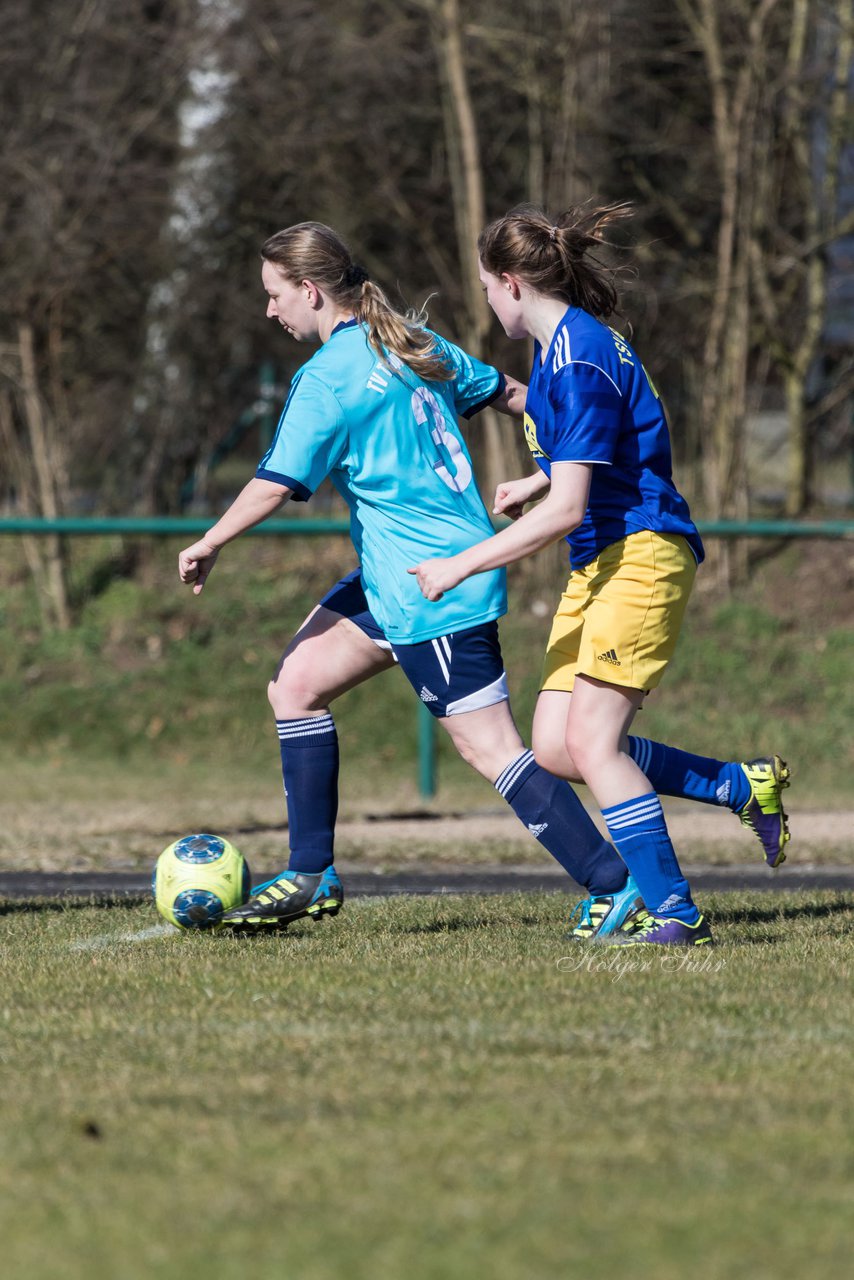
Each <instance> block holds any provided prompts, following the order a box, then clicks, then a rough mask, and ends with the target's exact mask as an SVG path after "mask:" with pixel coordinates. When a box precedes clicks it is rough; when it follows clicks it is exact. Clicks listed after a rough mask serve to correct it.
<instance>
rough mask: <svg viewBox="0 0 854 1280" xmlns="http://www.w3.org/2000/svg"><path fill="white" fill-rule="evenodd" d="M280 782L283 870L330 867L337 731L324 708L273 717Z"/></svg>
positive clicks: (336, 782) (335, 792) (333, 823)
mask: <svg viewBox="0 0 854 1280" xmlns="http://www.w3.org/2000/svg"><path fill="white" fill-rule="evenodd" d="M276 730H277V732H278V734H279V746H280V748H281V753H282V780H283V782H284V784H285V795H286V796H287V800H288V838H289V842H290V850H291V854H290V860H289V862H288V870H290V871H307V872H317V871H325V870H326V868H327V867H330V866H331V865H332V857H333V844H334V840H335V822H336V819H337V817H338V734H337V732H336V730H335V721H334V720H333V718H332V715H331V714H330V713H329V712H327V713H326V714H325V715H320V716H306V717H305V718H304V719H302V720H277V721H276Z"/></svg>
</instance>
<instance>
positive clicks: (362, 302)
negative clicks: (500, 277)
mask: <svg viewBox="0 0 854 1280" xmlns="http://www.w3.org/2000/svg"><path fill="white" fill-rule="evenodd" d="M261 257H262V258H263V259H264V261H265V262H270V263H272V264H273V266H275V267H277V268H278V270H279V271H281V273H282V275H284V276H285V277H286V278H287V279H289V280H290V281H291V282H292V283H296V282H298V281H300V280H311V281H313V282H314V283H315V284H317V285H319V286H320V288H321V289H323V291H324V293H326V294H328V295H329V297H330V298H332V299H333V300H334V301H335V302H337V303H338V305H339V306H341V307H344V308H346V309H347V310H350V311H352V312H353V315H354V316H355V317H356V319H357V320H358V321H359V323H360V324H361V325H362V326H363V327H364V328H365V330H366V333H367V338H368V342H369V343H370V344H371V347H372V348H373V350H374V351H375V352H376V353H377V355H378V356H379V358H380V359H381V360H382V361H383V362H384V363H385V362H386V352H387V351H388V352H391V354H392V355H394V356H397V357H398V359H400V360H402V361H403V363H404V364H406V365H408V366H409V368H410V369H412V371H413V372H414V373H417V374H418V376H419V377H420V378H423V379H424V380H425V381H426V382H448V381H449V380H450V379H451V378H452V377H453V373H452V372H451V370H450V369H449V368H448V367H447V365H446V364H444V363H443V361H442V360H441V358H440V356H439V354H438V353H437V351H436V345H435V341H434V339H433V336H432V335H431V334H430V333H428V332H427V331H426V329H425V324H426V316H425V315H424V313H423V312H420V313H414V312H410V313H408V314H406V315H403V314H402V313H401V312H400V311H398V310H397V309H396V308H395V307H393V306H392V304H391V303H390V302H389V300H388V298H387V297H386V295H385V293H384V292H383V290H382V289H381V288H380V287H379V285H378V284H375V283H374V281H373V280H371V279H370V277H369V275H368V273H367V271H366V270H365V269H364V267H360V266H359V265H358V264H357V263H355V262H354V261H353V259H352V257H351V255H350V250H349V249H348V248H347V246H346V245H345V244H344V241H343V240H342V239H341V238H340V236H338V235H337V234H336V233H335V232H334V231H333V230H332V228H331V227H327V226H325V225H324V224H323V223H322V222H299V223H297V224H296V226H293V227H288V228H286V230H284V231H277V232H276V234H275V235H274V236H271V237H270V239H269V240H267V241H266V242H265V244H264V245H263V246H262V248H261Z"/></svg>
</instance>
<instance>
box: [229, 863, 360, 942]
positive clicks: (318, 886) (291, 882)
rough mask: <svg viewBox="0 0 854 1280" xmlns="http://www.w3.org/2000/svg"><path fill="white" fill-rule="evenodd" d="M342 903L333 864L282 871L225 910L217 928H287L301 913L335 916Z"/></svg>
mask: <svg viewBox="0 0 854 1280" xmlns="http://www.w3.org/2000/svg"><path fill="white" fill-rule="evenodd" d="M343 904H344V886H343V885H342V884H341V881H340V880H339V879H338V874H337V872H336V870H335V868H334V867H327V868H326V870H325V871H318V872H316V873H315V874H311V873H309V872H307V871H283V872H282V874H281V875H280V876H277V877H276V879H275V880H268V881H267V882H266V883H265V884H261V885H258V887H257V888H256V889H254V890H253V893H252V897H251V898H250V899H249V901H248V902H245V903H244V904H243V906H242V907H233V908H232V909H231V911H226V913H225V915H224V916H223V917H222V920H221V927H222V928H225V929H231V930H233V931H240V932H243V933H247V932H251V933H262V932H266V931H268V930H275V929H287V927H288V925H289V924H291V922H292V921H294V920H302V919H303V918H304V917H305V916H308V917H309V918H310V919H312V920H317V921H319V920H321V919H322V918H323V917H324V916H335V915H337V914H338V912H339V911H340V910H341V907H342V906H343Z"/></svg>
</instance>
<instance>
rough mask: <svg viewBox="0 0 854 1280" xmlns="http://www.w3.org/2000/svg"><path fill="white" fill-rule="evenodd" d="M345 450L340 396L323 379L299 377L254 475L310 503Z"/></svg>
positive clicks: (306, 376) (310, 375)
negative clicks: (271, 440) (312, 496)
mask: <svg viewBox="0 0 854 1280" xmlns="http://www.w3.org/2000/svg"><path fill="white" fill-rule="evenodd" d="M346 449H347V433H346V428H345V422H344V411H343V409H342V407H341V405H340V404H339V402H338V400H337V398H336V397H335V395H334V394H333V393H332V391H330V389H329V387H327V386H326V384H325V383H324V382H323V381H322V379H320V378H318V377H315V376H314V375H312V374H311V373H304V374H300V375H299V376H298V377H297V379H295V380H294V383H293V385H292V386H291V390H290V394H289V395H288V398H287V401H286V402H285V407H284V409H283V410H282V416H281V418H280V419H279V425H278V426H277V428H276V434H275V435H274V437H273V442H272V444H271V445H270V448H269V449H268V450H267V452H266V453H265V454H264V457H263V458H262V459H261V461H260V463H259V464H258V469H257V470H256V472H255V475H256V476H257V477H258V478H259V479H261V480H272V481H273V482H274V483H275V484H285V485H287V486H288V488H289V489H292V490H293V495H294V498H295V499H296V500H297V501H302V502H307V501H308V499H309V498H310V497H311V495H312V494H313V493H314V491H315V490H316V489H317V487H318V485H319V484H320V483H321V482H322V481H323V480H324V479H325V478H326V476H327V475H328V474H329V472H330V471H331V470H332V469H333V467H335V466H336V465H337V463H338V462H339V461H340V460H341V458H342V457H343V456H344V454H345V452H346Z"/></svg>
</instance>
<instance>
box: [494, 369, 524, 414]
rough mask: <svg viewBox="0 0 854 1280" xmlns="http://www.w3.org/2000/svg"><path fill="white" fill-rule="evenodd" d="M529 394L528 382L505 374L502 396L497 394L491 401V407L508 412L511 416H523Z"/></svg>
mask: <svg viewBox="0 0 854 1280" xmlns="http://www.w3.org/2000/svg"><path fill="white" fill-rule="evenodd" d="M527 394H528V384H527V383H525V382H517V381H516V379H515V378H511V377H508V375H507V374H505V375H504V390H503V391H502V392H501V395H500V396H496V397H495V399H494V400H493V401H492V402H491V403H490V405H489V408H490V409H497V410H498V412H499V413H506V414H507V415H508V416H509V417H511V418H521V417H522V414H523V413H524V412H525V397H526V396H527Z"/></svg>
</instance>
